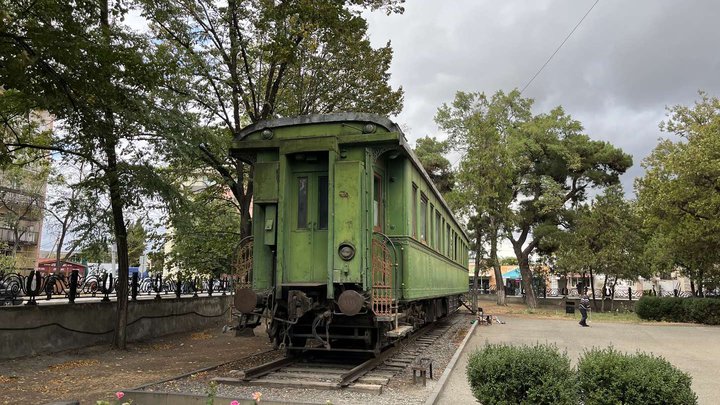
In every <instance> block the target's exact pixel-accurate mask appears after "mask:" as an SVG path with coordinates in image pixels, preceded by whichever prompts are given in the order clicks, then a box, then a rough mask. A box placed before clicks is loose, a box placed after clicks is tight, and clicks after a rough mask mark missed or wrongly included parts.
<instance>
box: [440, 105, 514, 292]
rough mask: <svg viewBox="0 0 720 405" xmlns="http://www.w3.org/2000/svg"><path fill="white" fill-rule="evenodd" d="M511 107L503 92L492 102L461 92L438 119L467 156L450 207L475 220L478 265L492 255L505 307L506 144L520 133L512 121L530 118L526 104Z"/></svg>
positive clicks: (508, 175) (509, 162)
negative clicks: (502, 251)
mask: <svg viewBox="0 0 720 405" xmlns="http://www.w3.org/2000/svg"><path fill="white" fill-rule="evenodd" d="M512 101H513V98H511V97H510V96H509V95H505V94H504V93H502V92H498V93H496V94H495V95H493V96H492V98H488V97H486V96H485V95H484V94H482V93H465V92H458V93H456V95H455V99H454V100H453V102H452V104H451V105H447V104H443V105H442V106H441V107H440V108H439V109H438V112H437V114H436V116H435V121H436V122H437V124H438V125H439V126H440V128H441V129H443V130H444V131H446V132H448V134H449V135H450V137H449V142H450V143H451V144H452V145H453V146H455V147H456V148H458V149H460V150H461V151H463V152H464V155H463V158H462V159H461V161H460V165H459V168H458V171H457V173H456V189H455V191H454V192H453V194H452V197H451V201H453V204H454V205H455V206H457V207H459V208H460V212H461V213H464V214H465V215H467V216H468V217H469V218H470V221H469V225H470V228H471V232H470V233H471V235H472V236H473V243H472V244H473V246H474V249H475V257H476V261H477V263H480V257H483V255H488V259H487V262H488V263H489V264H490V265H491V266H492V267H493V272H494V274H495V280H496V297H497V304H498V305H505V289H504V288H503V286H502V271H501V267H500V262H499V260H498V257H497V251H498V240H499V239H500V237H501V236H502V233H503V230H504V229H505V227H506V223H507V218H508V215H509V214H510V212H509V211H508V206H509V205H510V203H511V202H512V199H513V196H512V194H511V193H510V191H511V187H510V185H511V181H512V172H511V170H512V164H513V162H512V160H510V159H509V158H508V157H507V155H508V151H509V148H508V145H507V144H508V141H509V135H510V132H511V131H515V127H514V125H513V123H512V121H511V118H513V117H518V119H519V117H523V115H527V113H526V112H525V110H526V109H527V108H524V105H523V104H522V103H517V104H513V103H512ZM486 244H487V245H489V249H488V250H486V249H485V245H486ZM478 267H479V266H477V265H476V269H477V270H479V269H478ZM476 278H477V275H476Z"/></svg>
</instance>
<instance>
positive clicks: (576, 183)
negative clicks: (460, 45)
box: [436, 90, 632, 308]
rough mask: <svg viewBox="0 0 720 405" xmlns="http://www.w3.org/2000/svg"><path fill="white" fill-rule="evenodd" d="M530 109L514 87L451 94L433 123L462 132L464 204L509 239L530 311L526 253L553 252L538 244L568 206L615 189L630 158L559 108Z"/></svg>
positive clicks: (561, 219)
mask: <svg viewBox="0 0 720 405" xmlns="http://www.w3.org/2000/svg"><path fill="white" fill-rule="evenodd" d="M532 104H533V100H532V99H525V98H522V97H521V96H520V93H519V92H518V91H517V90H513V91H512V92H510V93H508V94H505V93H503V92H497V93H496V94H495V95H493V97H492V98H490V99H488V98H487V97H486V96H485V95H484V94H481V93H462V92H459V93H458V94H457V95H456V97H455V101H454V102H453V104H452V106H447V105H445V106H443V107H441V109H440V110H439V111H438V115H437V116H436V120H437V121H438V122H439V123H441V127H446V128H450V129H453V130H454V131H456V133H457V134H460V135H462V136H460V137H458V138H457V139H458V142H459V145H460V146H462V147H464V148H465V150H466V155H465V158H464V159H463V163H466V162H467V165H468V166H470V165H472V170H468V171H467V176H468V184H471V185H473V187H472V188H471V190H476V191H475V192H474V195H475V196H476V198H474V199H468V201H469V203H470V204H475V205H476V207H480V208H479V210H482V211H485V212H488V213H489V214H488V215H489V216H490V218H492V219H493V221H496V223H495V224H494V225H493V227H492V228H493V229H502V230H503V233H504V234H505V237H507V238H508V239H509V240H510V243H511V244H512V246H513V250H514V252H515V256H516V258H517V260H518V262H519V267H520V272H521V275H522V284H523V288H524V290H525V294H526V303H527V305H528V306H529V307H531V308H535V307H536V306H537V300H536V297H535V292H534V290H533V285H532V278H533V274H532V270H531V269H530V255H532V254H533V253H547V252H548V251H551V250H553V249H554V248H555V246H552V245H550V244H547V243H546V244H543V242H545V241H552V240H553V238H552V237H551V236H552V235H553V234H555V233H557V232H560V227H561V226H563V225H564V224H565V223H566V221H567V220H568V219H569V218H570V217H571V212H572V207H573V206H574V205H577V204H578V203H580V202H582V201H583V200H584V199H585V198H586V193H587V191H588V190H589V189H591V188H594V187H597V188H603V187H607V186H610V185H613V184H617V183H618V182H619V176H620V174H622V173H624V172H625V170H627V168H629V167H630V166H631V165H632V158H631V157H630V156H629V155H627V154H625V153H623V152H622V151H621V150H620V149H618V148H615V147H614V146H612V145H611V144H609V143H607V142H602V141H593V140H591V139H590V138H589V137H588V136H587V135H585V134H583V133H582V131H583V128H582V125H581V124H580V122H578V121H576V120H573V119H572V117H570V116H569V115H568V114H566V113H565V112H564V111H563V109H562V108H561V107H556V108H555V109H553V110H551V111H550V112H549V113H541V114H537V115H533V113H532V111H531V108H532ZM465 134H468V135H465ZM461 166H462V165H461ZM461 171H462V167H461ZM460 176H461V175H460V174H458V177H460ZM462 182H463V180H462V179H460V180H459V183H462ZM474 209H476V210H478V208H474ZM491 239H492V238H491ZM495 261H497V259H495ZM497 267H499V266H497ZM496 273H497V268H496Z"/></svg>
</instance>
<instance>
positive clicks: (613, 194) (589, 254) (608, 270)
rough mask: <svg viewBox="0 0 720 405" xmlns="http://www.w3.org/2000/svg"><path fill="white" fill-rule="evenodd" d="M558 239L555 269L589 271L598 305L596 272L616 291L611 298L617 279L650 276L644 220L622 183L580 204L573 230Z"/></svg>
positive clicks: (572, 224)
mask: <svg viewBox="0 0 720 405" xmlns="http://www.w3.org/2000/svg"><path fill="white" fill-rule="evenodd" d="M559 238H560V240H559V243H558V246H559V247H558V249H557V251H556V252H555V257H556V264H557V266H556V268H557V269H560V270H561V271H563V272H572V273H585V272H589V273H590V283H591V288H592V290H593V292H592V298H593V302H594V303H595V306H596V308H597V302H596V296H595V285H594V280H595V278H594V275H596V274H602V275H603V276H604V281H603V286H602V289H603V290H605V288H606V287H607V288H609V289H610V291H612V292H613V294H612V295H611V299H613V298H614V291H615V285H616V284H617V281H618V280H623V279H625V280H636V279H637V278H638V276H646V277H647V276H649V268H648V267H647V266H646V265H645V263H644V251H645V242H646V240H645V234H644V232H643V229H642V221H641V219H640V216H639V215H638V213H637V209H636V207H635V204H634V203H633V202H631V201H628V200H626V199H625V197H624V194H623V191H622V188H621V187H620V186H611V187H608V188H607V189H606V190H605V191H604V193H603V194H601V195H599V196H597V198H596V199H595V200H594V201H593V202H592V203H590V204H583V205H581V206H580V207H578V209H577V212H576V213H575V218H574V220H573V221H572V223H571V225H570V229H569V230H568V231H567V232H566V233H563V234H561V235H560V236H559ZM603 306H604V301H603ZM603 309H604V308H603Z"/></svg>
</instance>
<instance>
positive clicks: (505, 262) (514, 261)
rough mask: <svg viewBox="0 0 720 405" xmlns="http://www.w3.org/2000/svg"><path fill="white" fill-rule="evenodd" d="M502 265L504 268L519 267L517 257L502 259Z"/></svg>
mask: <svg viewBox="0 0 720 405" xmlns="http://www.w3.org/2000/svg"><path fill="white" fill-rule="evenodd" d="M500 264H501V265H503V266H517V265H518V261H517V257H503V258H501V259H500Z"/></svg>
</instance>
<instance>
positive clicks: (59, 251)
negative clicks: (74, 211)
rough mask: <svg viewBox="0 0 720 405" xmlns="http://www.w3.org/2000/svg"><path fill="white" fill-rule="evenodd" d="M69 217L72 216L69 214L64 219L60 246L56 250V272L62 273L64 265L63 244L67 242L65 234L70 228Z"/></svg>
mask: <svg viewBox="0 0 720 405" xmlns="http://www.w3.org/2000/svg"><path fill="white" fill-rule="evenodd" d="M68 218H70V216H69V214H68V215H67V216H66V217H65V220H63V223H62V229H61V231H60V238H59V240H58V246H57V249H56V251H55V272H56V273H60V269H61V268H62V265H61V262H62V259H61V255H62V246H63V243H65V234H66V233H67V229H68Z"/></svg>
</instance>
